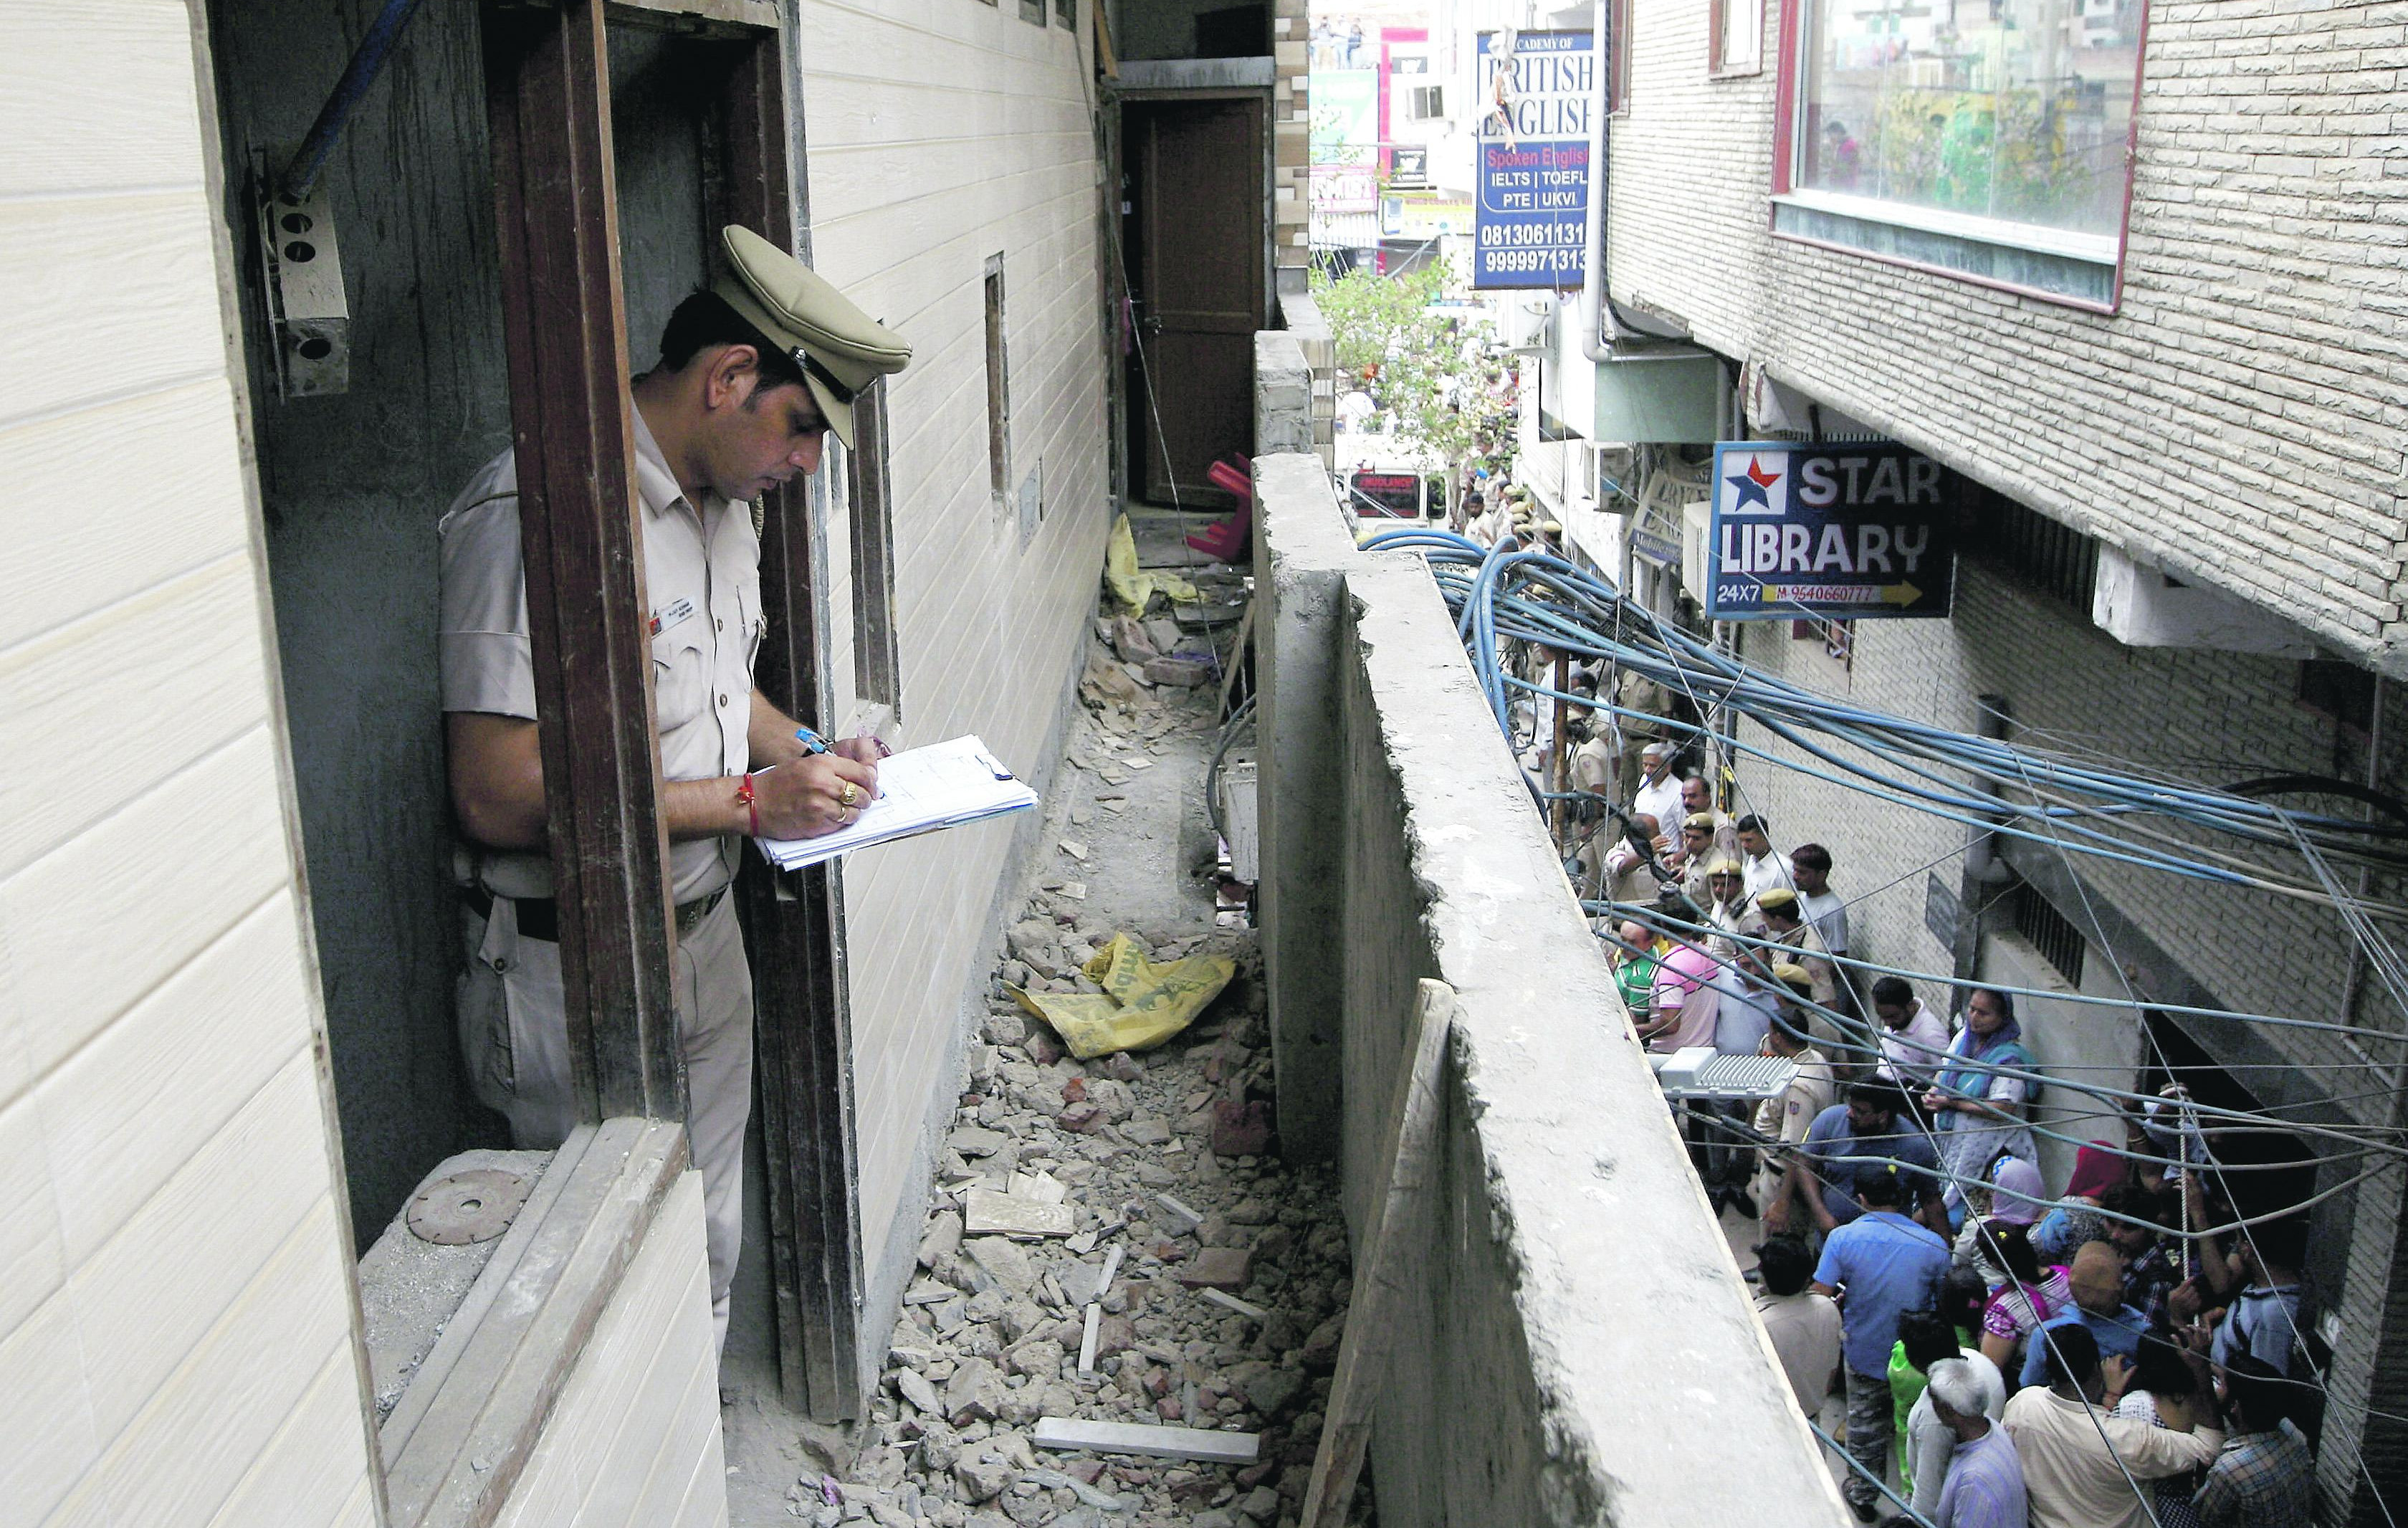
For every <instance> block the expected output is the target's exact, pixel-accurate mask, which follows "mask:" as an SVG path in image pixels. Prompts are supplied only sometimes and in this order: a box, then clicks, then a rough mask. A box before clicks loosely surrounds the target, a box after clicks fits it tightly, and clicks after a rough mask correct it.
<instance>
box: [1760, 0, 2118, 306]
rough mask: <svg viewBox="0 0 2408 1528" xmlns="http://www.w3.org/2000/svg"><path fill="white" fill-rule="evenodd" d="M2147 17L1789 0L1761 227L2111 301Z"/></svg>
mask: <svg viewBox="0 0 2408 1528" xmlns="http://www.w3.org/2000/svg"><path fill="white" fill-rule="evenodd" d="M1723 3H1729V0H1723ZM2146 15H2147V7H2146V4H2145V0H1801V3H1800V5H1799V13H1798V19H1797V21H1796V23H1795V25H1794V27H1793V28H1792V29H1791V35H1790V37H1789V44H1788V56H1787V57H1785V59H1784V60H1783V68H1784V73H1785V79H1784V81H1783V84H1784V90H1785V97H1786V98H1787V100H1788V101H1789V103H1790V114H1789V116H1788V118H1787V120H1786V121H1785V128H1786V130H1787V138H1788V142H1787V145H1786V151H1785V154H1784V155H1783V156H1782V161H1781V164H1780V167H1779V172H1778V173H1779V183H1778V184H1777V185H1776V186H1775V190H1776V192H1777V193H1781V195H1780V197H1779V198H1778V200H1777V202H1776V208H1775V213H1774V221H1773V226H1774V231H1775V232H1776V233H1785V234H1790V235H1794V236H1803V237H1807V238H1811V239H1813V240H1815V241H1817V242H1825V243H1832V244H1838V245H1842V246H1844V247H1853V248H1857V249H1861V250H1866V251H1867V252H1869V253H1872V254H1876V255H1881V256H1885V257H1888V258H1892V259H1896V260H1899V261H1901V262H1905V263H1910V264H1926V265H1935V266H1939V267H1941V268H1943V269H1951V270H1956V271H1959V272H1962V273H1964V274H1967V275H1971V276H1973V277H1976V278H1983V279H1986V280H1989V281H1991V282H1993V283H1995V284H1998V285H2003V286H2010V287H2014V288H2017V289H2019V290H2025V291H2029V292H2032V293H2034V294H2036V295H2041V296H2056V297H2062V298H2066V299H2069V300H2071V301H2074V302H2079V303H2083V304H2085V305H2089V306H2099V307H2112V306H2113V303H2114V272H2115V267H2116V265H2117V264H2118V262H2119V261H2120V258H2121V254H2122V246H2123V229H2124V209H2125V202H2126V199H2127V190H2128V185H2129V181H2130V164H2129V154H2128V150H2129V146H2130V143H2131V136H2132V121H2133V107H2134V103H2135V100H2136V97H2137V93H2138V85H2139V78H2140V69H2141V56H2142V39H2143V27H2144V23H2145V21H2146Z"/></svg>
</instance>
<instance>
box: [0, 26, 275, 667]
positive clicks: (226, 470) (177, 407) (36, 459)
mask: <svg viewBox="0 0 2408 1528" xmlns="http://www.w3.org/2000/svg"><path fill="white" fill-rule="evenodd" d="M6 67H7V65H6V64H0V71H5V69H6ZM6 95H7V91H6V89H5V87H0V100H5V97H6ZM6 110H7V107H6V105H5V104H0V114H5V113H6ZM6 141H7V135H6V133H5V132H0V142H6ZM95 441H106V442H108V450H109V456H110V461H111V466H112V468H113V470H112V472H111V474H110V482H109V494H108V522H109V529H110V532H111V534H110V535H108V536H94V535H93V534H92V524H91V517H90V507H91V504H92V463H93V450H94V444H93V443H94V442H95ZM0 461H6V462H7V464H8V492H9V502H10V504H11V506H12V507H13V509H14V511H15V512H14V513H13V514H12V515H11V516H10V519H9V537H10V540H9V553H8V556H7V559H6V560H5V561H0V609H6V610H8V611H11V612H13V613H14V615H15V617H16V619H15V621H13V622H12V624H11V626H10V629H9V633H8V635H7V641H9V642H20V641H25V640H29V639H31V638H33V637H34V636H36V635H38V634H40V633H42V632H47V631H50V630H51V629H52V628H53V627H56V626H59V625H62V624H64V623H65V622H66V621H73V620H75V619H76V618H77V617H79V616H82V615H86V614H89V613H90V612H92V611H93V610H96V609H98V608H99V607H102V606H104V605H111V604H114V603H116V602H117V601H119V600H122V599H129V598H131V597H133V596H134V595H136V594H137V593H141V592H142V591H143V590H146V589H151V588H155V587H157V586H158V585H160V584H162V583H165V581H167V580H168V579H170V578H175V577H176V576H178V575H179V574H182V573H187V572H190V571H191V570H192V569H193V568H196V567H198V566H200V565H201V564H204V563H208V562H209V561H211V560H213V559H215V558H219V557H225V556H229V555H234V554H238V553H242V552H244V551H245V550H247V549H248V548H249V545H250V538H251V530H250V522H249V516H248V512H247V507H246V495H245V493H244V484H245V481H246V469H245V467H244V465H243V462H242V451H241V439H240V436H238V435H237V433H236V428H235V414H234V393H233V391H232V389H231V388H229V387H228V385H227V383H226V380H225V378H222V377H209V378H201V379H199V380H197V381H193V382H188V383H185V384H183V385H182V386H179V387H173V388H169V389H167V390H165V391H164V392H159V393H143V394H141V395H140V396H137V397H131V398H120V399H116V400H114V401H112V402H109V403H107V404H103V405H100V406H99V407H93V408H86V409H79V410H77V411H75V412H73V413H67V414H56V415H50V416H48V417H46V418H43V419H40V420H38V421H35V422H32V423H28V424H20V425H18V426H17V427H15V428H14V429H10V430H6V431H0Z"/></svg>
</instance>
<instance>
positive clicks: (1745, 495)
mask: <svg viewBox="0 0 2408 1528" xmlns="http://www.w3.org/2000/svg"><path fill="white" fill-rule="evenodd" d="M1723 481H1725V482H1727V483H1728V484H1730V485H1731V486H1732V487H1733V488H1736V489H1738V490H1739V502H1738V503H1737V504H1735V505H1733V506H1731V507H1732V508H1734V509H1744V508H1746V507H1748V506H1749V505H1751V504H1760V505H1762V506H1764V507H1766V508H1767V509H1770V508H1771V507H1772V501H1771V500H1770V499H1769V498H1767V497H1766V496H1765V493H1764V491H1765V490H1766V489H1768V488H1770V487H1771V486H1772V485H1773V484H1775V483H1777V482H1779V481H1781V474H1779V473H1777V472H1767V471H1765V470H1764V464H1763V463H1762V462H1759V461H1757V460H1756V458H1755V457H1753V456H1751V457H1749V458H1748V459H1747V470H1746V471H1745V472H1742V473H1741V474H1740V475H1739V476H1737V477H1735V478H1724V479H1723Z"/></svg>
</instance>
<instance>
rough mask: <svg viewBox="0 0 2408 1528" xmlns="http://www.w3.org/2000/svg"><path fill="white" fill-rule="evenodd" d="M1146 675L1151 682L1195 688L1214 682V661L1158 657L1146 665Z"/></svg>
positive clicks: (1174, 686) (1182, 688)
mask: <svg viewBox="0 0 2408 1528" xmlns="http://www.w3.org/2000/svg"><path fill="white" fill-rule="evenodd" d="M1145 677H1146V681H1147V682H1148V683H1150V684H1164V685H1169V686H1172V687H1173V688H1176V689H1180V690H1194V689H1196V688H1197V687H1198V686H1201V685H1207V684H1210V683H1211V682H1212V661H1211V659H1210V658H1187V657H1178V658H1156V659H1154V660H1152V661H1151V662H1149V663H1148V664H1146V665H1145Z"/></svg>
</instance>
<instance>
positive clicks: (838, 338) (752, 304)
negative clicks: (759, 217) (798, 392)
mask: <svg viewBox="0 0 2408 1528" xmlns="http://www.w3.org/2000/svg"><path fill="white" fill-rule="evenodd" d="M719 237H720V245H721V248H722V250H724V252H725V254H726V256H727V271H728V274H726V275H725V276H723V277H721V278H719V279H718V280H716V281H714V282H712V283H711V285H710V290H711V291H712V292H714V293H717V294H718V295H719V296H720V297H721V299H723V300H724V302H725V303H726V304H727V306H728V307H732V308H734V309H736V311H737V312H738V314H740V315H742V316H743V319H744V321H745V322H747V323H749V324H751V325H753V327H754V328H755V329H758V330H760V331H761V333H762V335H763V336H766V337H767V338H768V339H770V340H772V341H774V342H776V343H777V344H778V345H780V346H781V347H783V348H784V349H786V350H789V351H791V352H793V355H794V358H795V361H796V364H798V365H800V366H801V367H802V370H803V380H804V381H805V382H807V383H808V384H810V390H811V396H812V397H813V398H814V399H816V400H817V401H818V403H819V406H820V412H821V413H823V414H824V415H825V416H827V421H828V428H829V429H831V430H833V431H835V432H836V437H837V438H838V439H839V440H841V441H843V442H844V443H845V446H846V448H847V449H851V447H852V445H853V399H854V397H855V396H856V395H858V394H859V393H862V392H863V391H864V390H865V389H867V387H868V386H869V384H870V383H872V382H874V381H876V380H878V378H881V377H890V376H892V375H894V374H895V373H896V372H898V371H901V370H902V369H903V368H904V366H906V365H907V364H910V360H911V347H910V346H909V345H906V344H905V343H903V340H902V338H901V336H897V335H896V333H895V332H894V331H893V330H891V329H888V328H887V327H886V326H885V325H883V324H882V323H880V322H879V321H877V320H876V319H873V318H871V317H870V316H869V315H868V314H867V313H864V312H863V311H862V310H861V309H860V308H858V307H854V306H853V302H852V300H851V299H850V298H848V297H846V296H845V294H844V293H841V292H839V291H838V290H837V289H836V288H835V287H833V286H831V285H830V284H829V283H828V281H827V280H826V278H824V277H822V276H821V275H820V274H819V273H818V272H816V271H814V270H812V269H811V268H810V266H809V265H806V264H803V263H802V262H801V261H799V260H796V258H795V257H794V256H793V255H790V254H788V253H787V252H786V251H785V250H781V249H779V248H778V247H777V246H776V245H774V244H772V243H770V242H769V241H768V240H767V239H766V238H763V237H762V236H760V235H758V234H756V233H754V232H753V230H751V229H750V228H746V227H743V226H742V225H740V224H738V223H729V224H728V225H727V226H726V227H725V228H724V229H723V230H721V231H720V236H719Z"/></svg>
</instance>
